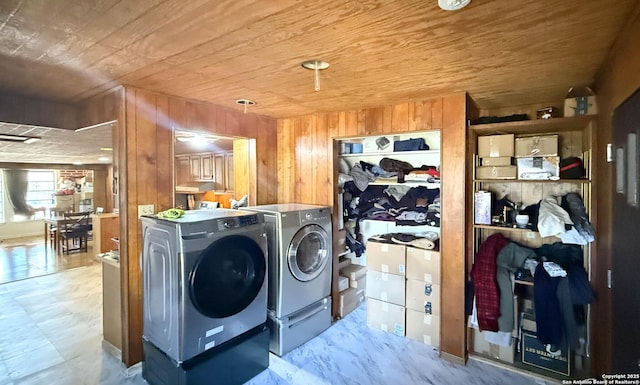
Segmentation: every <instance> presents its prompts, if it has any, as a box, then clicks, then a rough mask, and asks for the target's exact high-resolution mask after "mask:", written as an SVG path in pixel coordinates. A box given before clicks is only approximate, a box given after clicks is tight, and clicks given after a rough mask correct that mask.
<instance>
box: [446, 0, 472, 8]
mask: <svg viewBox="0 0 640 385" xmlns="http://www.w3.org/2000/svg"><path fill="white" fill-rule="evenodd" d="M470 2H471V0H438V5H439V6H440V8H442V9H444V10H445V11H457V10H459V9H462V8H464V7H466V6H467V5H469V3H470Z"/></svg>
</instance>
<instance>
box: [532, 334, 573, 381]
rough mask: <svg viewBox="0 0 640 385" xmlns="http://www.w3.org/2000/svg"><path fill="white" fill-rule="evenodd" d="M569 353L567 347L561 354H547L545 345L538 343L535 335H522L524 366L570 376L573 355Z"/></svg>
mask: <svg viewBox="0 0 640 385" xmlns="http://www.w3.org/2000/svg"><path fill="white" fill-rule="evenodd" d="M568 353H569V350H568V349H567V347H566V346H565V347H564V348H563V349H562V353H561V354H559V355H554V354H551V353H549V352H547V350H546V348H545V345H544V344H542V343H541V342H540V341H538V338H537V337H536V335H535V333H524V332H523V333H522V363H523V364H527V365H531V366H535V367H537V368H540V369H545V370H548V371H550V372H554V373H558V374H562V375H565V376H569V375H570V373H571V354H568Z"/></svg>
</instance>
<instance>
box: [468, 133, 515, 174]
mask: <svg viewBox="0 0 640 385" xmlns="http://www.w3.org/2000/svg"><path fill="white" fill-rule="evenodd" d="M513 155H514V135H513V134H505V135H486V136H480V137H478V157H480V164H481V166H478V167H476V179H515V178H516V167H515V166H513Z"/></svg>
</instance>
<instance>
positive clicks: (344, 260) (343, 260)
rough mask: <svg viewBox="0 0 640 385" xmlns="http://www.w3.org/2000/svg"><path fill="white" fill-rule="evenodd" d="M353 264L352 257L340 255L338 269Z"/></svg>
mask: <svg viewBox="0 0 640 385" xmlns="http://www.w3.org/2000/svg"><path fill="white" fill-rule="evenodd" d="M350 264H351V258H347V257H344V256H342V257H340V258H339V259H338V271H340V270H342V269H344V268H345V267H347V266H349V265H350Z"/></svg>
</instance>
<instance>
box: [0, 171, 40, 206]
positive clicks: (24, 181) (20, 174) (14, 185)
mask: <svg viewBox="0 0 640 385" xmlns="http://www.w3.org/2000/svg"><path fill="white" fill-rule="evenodd" d="M3 174H4V185H5V189H6V190H7V193H8V195H9V203H10V204H11V207H13V211H14V213H15V214H17V215H25V216H31V215H32V214H33V210H32V209H31V206H29V205H28V204H27V189H28V188H29V171H28V170H16V169H7V170H4V172H3Z"/></svg>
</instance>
